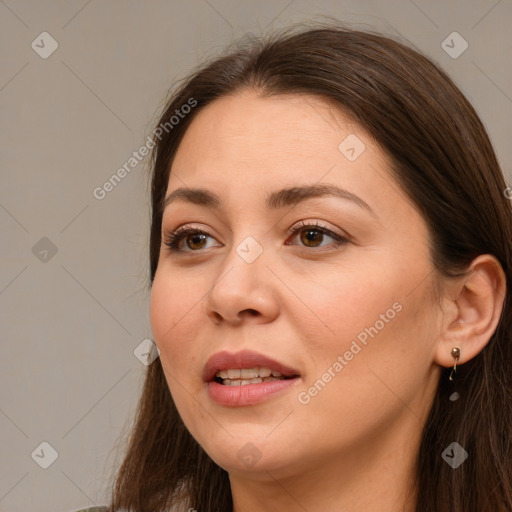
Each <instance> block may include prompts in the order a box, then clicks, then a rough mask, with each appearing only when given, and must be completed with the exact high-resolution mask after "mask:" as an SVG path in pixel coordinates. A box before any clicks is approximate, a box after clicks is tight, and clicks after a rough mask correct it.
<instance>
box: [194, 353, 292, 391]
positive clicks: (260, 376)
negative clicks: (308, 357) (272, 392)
mask: <svg viewBox="0 0 512 512" xmlns="http://www.w3.org/2000/svg"><path fill="white" fill-rule="evenodd" d="M299 376H300V374H299V372H298V371H297V370H295V369H294V368H291V367H290V366H287V365H285V364H284V363H281V362H279V361H276V360H274V359H272V358H270V357H268V356H265V355H263V354H259V353H257V352H253V351H250V350H243V351H240V352H236V353H234V354H233V353H230V352H226V351H224V352H218V353H216V354H214V355H213V356H212V357H210V359H208V361H207V363H206V365H205V367H204V371H203V380H204V381H205V382H216V383H218V384H222V385H224V386H247V385H249V384H260V383H263V382H273V381H280V380H289V379H294V378H297V377H299Z"/></svg>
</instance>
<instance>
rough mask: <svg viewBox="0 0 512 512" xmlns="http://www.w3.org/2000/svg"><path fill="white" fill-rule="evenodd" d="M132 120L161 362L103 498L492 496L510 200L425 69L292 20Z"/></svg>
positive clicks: (441, 85) (505, 429)
mask: <svg viewBox="0 0 512 512" xmlns="http://www.w3.org/2000/svg"><path fill="white" fill-rule="evenodd" d="M154 133H155V141H156V147H155V149H154V167H153V175H152V226H151V240H150V265H151V289H152V291H151V305H150V314H151V325H152V329H153V334H154V339H155V343H156V345H157V347H158V349H159V351H160V357H159V358H158V359H156V360H155V361H154V363H152V364H151V365H150V366H149V368H148V374H147V377H146V382H145V387H144V391H143V394H142V396H141V399H140V404H139V408H138V414H137V418H136V421H135V425H134V428H133V431H132V434H131V439H130V444H129V447H128V451H127V453H126V456H125V459H124V462H123V464H122V466H121V467H120V469H119V472H118V473H117V475H116V481H115V485H114V488H113V495H112V503H111V505H110V509H109V510H112V511H114V510H121V509H126V510H134V511H149V510H151V511H153V512H156V511H164V510H197V511H200V512H205V511H212V512H213V511H216V512H219V511H221V512H224V511H235V512H242V511H243V512H247V511H274V510H276V511H277V510H287V511H295V510H297V511H299V510H300V511H302V510H307V511H309V512H312V511H320V510H322V511H326V510H327V511H335V510H336V511H338V510H345V511H355V510H357V511H358V512H361V511H362V512H365V511H375V510H378V511H380V512H392V511H398V510H400V511H403V512H409V511H415V512H427V511H429V512H430V511H431V512H434V511H435V512H447V511H464V512H484V511H489V512H490V511H493V512H495V511H497V510H500V511H505V510H507V511H510V510H512V462H511V461H512V457H511V456H512V449H511V440H512V407H511V404H512V396H511V393H512V372H511V365H512V345H511V343H510V332H511V329H512V325H511V319H512V311H511V303H510V299H509V300H506V298H507V296H508V294H509V289H510V278H511V272H512V269H511V264H512V253H511V245H510V240H511V239H512V215H511V207H510V202H509V201H508V200H507V198H506V197H505V189H506V183H505V181H504V178H503V175H502V172H501V171H500V168H499V165H498V162H497V159H496V156H495V153H494V151H493V148H492V145H491V143H490V141H489V138H488V136H487V134H486V131H485V129H484V127H483V125H482V123H481V121H480V120H479V118H478V116H477V114H476V113H475V111H474V109H473V108H472V107H471V105H470V104H469V102H468V101H467V100H466V99H465V98H464V96H463V95H462V94H461V92H460V91H459V90H458V89H457V87H456V86H455V85H454V84H453V82H452V81H451V80H450V79H449V78H448V77H447V76H446V74H444V73H443V72H442V71H440V70H439V69H438V68H437V67H436V66H435V65H434V64H433V63H432V62H430V61H429V60H428V59H427V58H425V57H424V56H422V55H420V54H419V53H418V52H416V51H414V50H412V49H410V48H407V47H406V46H404V45H402V44H401V43H399V42H396V41H394V40H392V39H389V38H386V37H383V36H380V35H377V34H372V33H367V32H359V31H352V30H347V29H344V28H338V27H334V26H321V27H319V28H314V29H311V28H309V29H301V30H299V31H297V30H292V31H289V32H287V33H285V34H281V35H279V36H275V37H273V38H270V39H267V40H265V41H262V42H254V41H253V42H250V43H248V44H245V45H240V46H239V47H237V48H236V49H234V50H231V51H230V52H229V53H227V54H226V55H224V56H222V57H220V58H218V59H216V60H214V61H213V62H211V63H208V64H207V65H205V66H203V67H202V68H201V69H199V70H198V71H196V72H195V73H194V74H193V75H192V76H191V77H190V78H189V79H188V80H186V81H185V82H184V83H183V84H182V85H181V87H180V88H179V89H178V90H177V91H176V92H175V93H174V94H173V96H172V98H171V99H170V100H169V102H168V104H167V106H166V108H165V111H164V112H163V114H162V116H161V119H160V121H159V124H158V127H157V128H156V129H155V131H154ZM507 285H508V286H507Z"/></svg>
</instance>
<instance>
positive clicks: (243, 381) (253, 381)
mask: <svg viewBox="0 0 512 512" xmlns="http://www.w3.org/2000/svg"><path fill="white" fill-rule="evenodd" d="M272 380H283V377H263V378H261V377H257V378H255V379H233V380H231V379H224V380H223V381H222V384H224V385H225V386H246V385H247V384H259V383H260V382H270V381H272Z"/></svg>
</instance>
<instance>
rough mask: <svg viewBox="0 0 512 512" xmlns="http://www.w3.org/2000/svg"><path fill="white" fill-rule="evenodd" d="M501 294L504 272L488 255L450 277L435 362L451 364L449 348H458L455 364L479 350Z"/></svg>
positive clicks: (492, 326)
mask: <svg viewBox="0 0 512 512" xmlns="http://www.w3.org/2000/svg"><path fill="white" fill-rule="evenodd" d="M505 293H506V277H505V273H504V272H503V268H502V266H501V264H500V263H499V261H498V260H497V259H496V258H495V257H494V256H492V255H491V254H481V255H479V256H478V257H477V258H475V259H474V260H473V261H472V262H471V264H470V266H469V268H468V272H467V274H466V275H465V276H464V277H462V278H459V279H456V280H450V282H449V284H447V285H446V286H445V294H444V298H443V315H442V322H441V331H440V333H439V338H438V343H437V346H436V349H435V356H434V360H435V362H436V363H437V364H439V365H441V366H444V367H447V368H448V367H450V366H453V364H454V359H453V357H452V356H451V350H452V348H453V347H460V359H459V361H457V365H459V364H464V363H466V362H467V361H469V360H470V359H472V358H473V357H475V356H476V355H477V354H479V353H480V351H481V350H483V348H484V347H485V346H486V345H487V343H488V342H489V340H490V339H491V337H492V335H493V334H494V332H495V330H496V328H497V326H498V323H499V320H500V317H501V312H502V310H503V303H504V301H505Z"/></svg>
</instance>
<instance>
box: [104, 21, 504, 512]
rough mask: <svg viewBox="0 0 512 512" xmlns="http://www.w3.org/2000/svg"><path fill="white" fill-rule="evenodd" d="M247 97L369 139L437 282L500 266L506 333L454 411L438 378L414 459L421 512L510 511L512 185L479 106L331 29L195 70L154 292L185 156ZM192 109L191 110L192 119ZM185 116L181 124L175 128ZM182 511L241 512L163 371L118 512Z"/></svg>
mask: <svg viewBox="0 0 512 512" xmlns="http://www.w3.org/2000/svg"><path fill="white" fill-rule="evenodd" d="M247 88H249V89H252V90H256V91H258V92H259V93H260V94H261V95H262V96H265V95H268V96H270V95H276V94H289V93H298V94H300V93H306V94H314V95H318V96H319V97H322V98H324V99H327V100H329V101H331V102H334V104H336V105H338V106H339V107H340V108H342V109H343V112H345V113H348V114H349V115H351V116H352V117H353V118H354V120H355V121H356V122H358V123H359V124H360V125H361V126H362V127H364V128H365V129H366V130H367V131H368V132H369V133H370V134H371V135H372V136H373V137H374V138H375V139H376V140H377V141H378V143H379V144H380V145H381V147H382V148H383V149H384V151H385V152H386V153H387V154H388V155H389V156H390V158H391V161H392V168H391V170H390V171H391V172H392V174H393V176H394V177H395V179H396V180H397V182H398V183H399V184H400V186H401V187H402V189H403V191H404V192H405V194H406V195H408V196H409V197H410V198H411V199H412V201H413V202H414V204H415V205H416V206H417V208H418V209H419V211H420V212H421V214H422V216H423V218H424V220H425V221H426V223H427V226H428V229H429V234H430V246H431V259H432V263H433V266H434V268H435V269H436V270H437V272H438V273H439V275H442V276H445V277H455V276H461V275H464V273H465V271H466V270H467V267H468V265H469V263H470V262H471V261H472V260H473V259H474V258H475V257H477V256H478V255H480V254H486V253H489V254H492V255H494V256H495V257H496V258H497V259H498V260H499V262H500V264H501V265H502V267H503V270H504V272H505V275H506V280H507V287H506V288H507V296H506V297H505V303H504V309H503V312H502V316H501V319H500V323H499V325H498V327H497V329H496V331H495V332H494V334H493V336H492V338H491V339H490V341H489V343H488V344H487V346H486V347H485V348H484V349H483V350H482V351H481V352H480V353H479V354H478V355H477V356H476V357H474V358H473V359H472V360H470V361H469V362H467V363H466V364H463V365H461V366H460V367H458V368H457V374H456V379H457V382H458V385H459V388H460V389H461V390H463V392H461V393H460V395H461V397H460V399H459V400H457V401H455V402H452V401H450V400H449V398H448V397H449V394H450V393H451V391H452V390H451V389H450V388H449V387H448V382H449V381H448V379H447V375H446V373H447V371H448V369H445V370H444V371H443V373H442V376H441V379H440V382H439V387H438V392H437V394H436V396H435V398H434V403H433V406H432V409H431V411H430V415H429V417H428V419H427V421H426V424H425V426H424V430H423V435H422V440H421V443H420V446H419V449H418V454H417V462H416V468H415V469H416V474H415V477H416V482H415V486H416V487H417V505H416V512H449V511H450V512H451V511H459V512H460V511H464V512H496V511H498V510H499V511H505V510H507V511H512V343H511V333H512V304H511V302H510V298H509V293H510V291H509V290H510V283H511V277H512V251H511V240H512V209H511V205H510V201H509V200H507V198H506V197H505V193H504V191H505V189H506V188H507V184H506V183H505V180H504V178H503V174H502V172H501V170H500V166H499V164H498V161H497V158H496V155H495V152H494V150H493V147H492V144H491V142H490V140H489V137H488V135H487V133H486V130H485V128H484V126H483V124H482V122H481V121H480V119H479V117H478V115H477V114H476V112H475V110H474V109H473V107H472V106H471V104H470V103H469V102H468V101H467V99H466V98H465V97H464V96H463V94H462V93H461V92H460V90H459V89H458V88H457V87H456V86H455V85H454V83H453V82H452V80H451V79H450V78H449V77H448V76H447V75H446V74H445V73H444V72H443V71H442V70H440V69H439V68H438V67H437V66H436V65H434V64H433V63H432V62H431V61H430V60H429V59H428V58H426V57H425V56H423V55H422V54H420V53H419V52H418V51H416V50H413V49H411V48H409V47H408V46H406V45H404V44H402V43H400V42H398V41H395V40H394V39H392V38H389V37H384V36H382V35H379V34H375V33H372V32H368V31H358V30H351V29H347V28H344V27H340V26H338V25H337V24H329V25H326V24H322V25H320V26H314V27H311V26H308V27H304V26H299V27H298V28H297V27H293V28H292V29H288V30H285V31H284V32H282V33H280V34H277V35H273V36H270V37H266V38H261V39H257V40H254V39H253V40H250V41H247V40H246V41H244V42H242V43H239V44H238V45H237V46H235V47H234V48H233V47H232V48H230V49H229V51H228V52H226V53H225V54H224V55H223V56H221V57H218V58H216V59H214V60H212V61H211V62H208V63H206V64H205V65H203V66H202V67H201V68H200V69H199V70H196V71H195V72H194V73H193V74H192V75H191V76H190V77H189V78H187V79H186V80H185V81H184V82H183V83H182V84H181V85H180V86H179V87H178V88H177V90H176V91H175V92H174V93H173V94H172V97H171V98H170V99H169V101H168V103H167V104H166V106H165V108H164V111H163V113H162V115H161V117H160V120H159V121H158V126H160V127H162V126H165V127H166V128H165V129H164V130H160V131H159V132H157V133H158V136H157V137H155V142H156V147H155V148H154V150H153V160H152V178H151V205H152V223H151V234H150V254H149V256H150V276H151V283H152V282H153V278H154V275H155V271H156V268H157V265H158V256H159V251H160V244H161V240H160V236H161V222H162V208H163V200H164V197H165V193H166V189H167V184H168V180H169V173H170V169H171V164H172V162H173V158H174V156H175V154H176V150H177V148H178V145H179V144H180V141H181V140H182V138H183V135H184V133H185V131H186V130H187V128H188V127H189V126H190V123H191V122H192V121H193V119H194V117H195V115H196V114H197V113H198V112H199V111H200V110H201V109H202V108H204V107H205V106H206V105H208V104H210V103H211V102H212V101H215V100H216V99H217V98H220V97H223V96H226V95H229V94H233V93H236V92H239V91H241V90H243V89H247ZM186 104H188V105H192V104H193V105H194V106H193V108H190V109H188V108H187V109H183V105H186ZM177 110H178V111H179V112H181V113H182V114H183V115H181V116H179V121H177V118H176V111H177ZM185 111H186V112H187V113H186V114H185ZM172 116H175V117H174V119H173V118H172ZM166 123H167V124H166ZM453 441H457V442H458V443H459V444H460V445H461V446H463V447H464V448H465V449H466V450H467V451H468V452H469V453H470V456H469V457H468V459H467V460H466V461H465V462H464V463H463V464H462V465H461V466H460V467H459V468H457V469H456V470H454V469H452V468H451V466H449V465H448V464H447V463H446V462H445V461H444V460H443V458H442V457H441V454H442V452H443V450H444V449H445V448H446V447H447V446H448V445H450V444H451V443H452V442H453ZM180 498H186V499H187V501H186V503H187V504H188V506H190V507H194V508H195V509H196V510H199V511H200V512H231V510H232V498H231V491H230V485H229V479H228V474H227V473H226V471H224V470H223V469H222V468H220V467H219V466H217V465H216V464H215V463H214V462H213V461H212V460H211V459H210V457H209V456H208V455H207V454H206V453H205V452H204V451H203V449H202V448H201V446H199V444H198V443H197V442H196V441H195V439H193V437H192V436H191V435H190V433H189V432H188V431H187V429H186V427H185V425H184V424H183V422H182V420H181V418H180V415H179V413H178V411H177V410H176V407H175V405H174V402H173V399H172V397H171V394H170V392H169V389H168V386H167V383H166V379H165V376H164V372H163V370H162V365H161V363H160V359H158V358H157V359H156V360H155V361H154V362H153V363H152V364H151V365H150V366H149V367H148V370H147V375H146V379H145V384H144V389H143V392H142V395H141V397H140V401H139V404H138V409H137V414H136V417H135V421H134V425H133V428H132V430H131V435H130V438H129V443H128V446H127V451H126V455H125V458H124V461H123V462H122V464H121V466H120V468H119V470H118V472H117V473H116V478H115V485H113V488H112V501H111V504H110V510H111V511H114V510H119V509H121V508H124V509H126V510H129V511H136V512H143V511H148V512H149V511H151V512H163V511H164V510H168V509H169V507H170V506H172V505H174V504H177V503H178V501H179V499H180Z"/></svg>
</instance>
